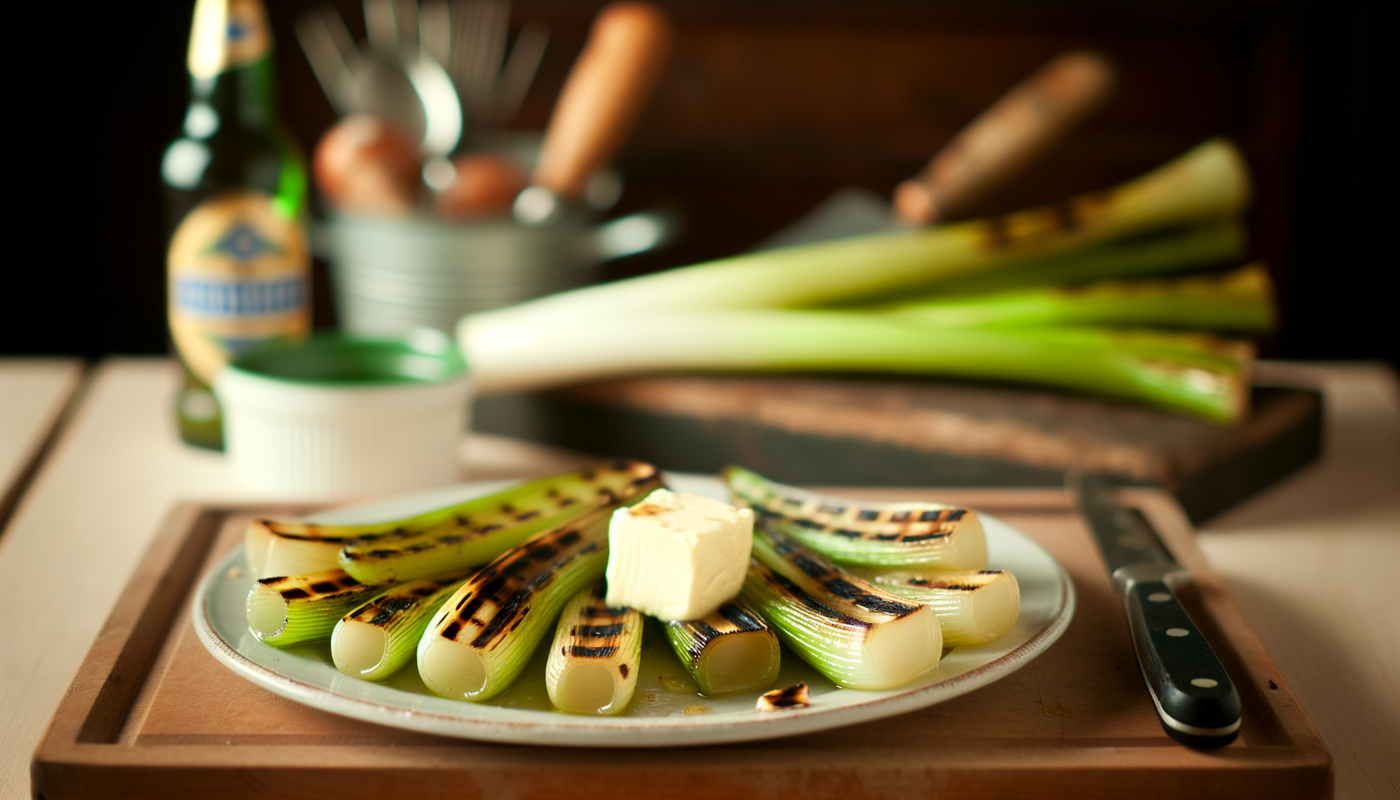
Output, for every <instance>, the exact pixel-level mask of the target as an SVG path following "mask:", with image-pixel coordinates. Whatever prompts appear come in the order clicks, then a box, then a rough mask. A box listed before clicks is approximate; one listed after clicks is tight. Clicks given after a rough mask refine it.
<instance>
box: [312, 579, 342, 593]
mask: <svg viewBox="0 0 1400 800" xmlns="http://www.w3.org/2000/svg"><path fill="white" fill-rule="evenodd" d="M339 590H340V586H338V585H337V584H336V582H335V581H317V582H316V583H313V584H311V591H313V592H315V593H317V594H330V593H331V592H335V591H339Z"/></svg>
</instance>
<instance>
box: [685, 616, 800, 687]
mask: <svg viewBox="0 0 1400 800" xmlns="http://www.w3.org/2000/svg"><path fill="white" fill-rule="evenodd" d="M666 638H667V639H668V640H670V642H671V649H672V650H674V651H675V652H676V657H677V658H679V659H680V660H681V664H683V665H685V668H686V670H688V671H689V672H690V677H691V678H692V679H693V680H694V681H695V685H696V686H699V687H700V692H701V693H702V694H706V695H709V696H711V697H718V696H721V695H726V694H737V693H739V692H754V691H758V690H759V689H763V688H766V687H768V686H770V685H771V684H772V683H773V681H775V680H777V678H778V667H779V666H781V664H782V649H781V648H780V647H778V637H777V635H776V634H774V633H773V629H772V628H770V627H769V626H768V623H767V622H765V621H764V619H763V617H761V616H760V615H759V614H758V613H757V612H756V611H754V610H753V609H751V608H749V607H748V606H745V605H744V604H743V603H741V602H739V601H737V600H735V601H732V602H729V603H725V604H724V605H722V606H720V607H719V610H717V611H715V612H714V613H713V614H710V615H709V616H707V617H704V618H702V619H692V620H684V621H681V620H677V621H674V622H668V623H666Z"/></svg>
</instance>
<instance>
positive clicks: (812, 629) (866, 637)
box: [739, 521, 943, 690]
mask: <svg viewBox="0 0 1400 800" xmlns="http://www.w3.org/2000/svg"><path fill="white" fill-rule="evenodd" d="M765 523H766V521H765ZM753 554H754V559H753V562H752V564H751V567H750V569H749V575H748V578H747V579H746V580H745V581H744V590H743V592H742V593H741V594H740V595H739V596H740V598H741V599H742V600H743V601H744V602H745V603H748V604H750V605H752V606H753V607H754V608H755V609H757V610H758V611H759V613H761V614H763V616H764V617H765V618H767V619H768V620H769V621H770V622H772V623H773V627H774V628H776V629H777V632H778V636H779V638H781V639H782V640H783V642H784V643H785V644H786V645H787V646H788V647H789V648H791V649H792V651H793V652H795V653H797V655H798V656H799V657H801V658H802V660H803V661H806V662H807V663H808V664H810V665H812V667H813V668H815V669H816V670H817V671H818V672H820V673H822V674H823V675H825V676H826V677H828V678H830V679H831V680H832V681H833V682H835V683H836V684H838V685H840V686H844V687H846V688H848V689H871V690H880V689H892V688H895V687H897V686H903V685H904V684H907V683H909V682H911V681H914V680H917V679H918V678H921V677H923V676H924V675H927V674H928V673H930V672H932V671H933V670H935V669H937V668H938V659H939V657H940V656H941V655H942V650H943V635H942V632H941V630H940V628H939V623H938V617H936V616H934V613H933V610H932V609H930V608H929V607H928V606H925V605H922V604H920V603H914V602H911V601H908V600H904V599H902V598H899V597H896V596H894V595H892V594H889V593H887V592H884V591H881V590H880V589H877V588H875V587H873V586H871V585H870V584H868V583H866V582H865V581H863V580H861V579H860V578H858V577H856V576H855V575H853V574H851V573H849V572H846V571H845V570H843V569H841V568H840V567H837V566H836V565H834V564H832V563H831V562H829V561H827V560H826V559H825V558H822V557H821V556H820V555H819V554H817V553H816V552H815V551H814V550H811V549H809V548H807V547H804V546H803V545H801V544H800V543H798V542H796V541H793V540H791V539H788V538H786V537H785V536H783V535H782V534H781V533H777V532H775V531H773V530H772V529H771V528H770V527H769V526H768V525H767V524H764V525H763V526H761V529H760V530H755V531H754V537H753Z"/></svg>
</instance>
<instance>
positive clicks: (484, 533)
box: [340, 459, 662, 583]
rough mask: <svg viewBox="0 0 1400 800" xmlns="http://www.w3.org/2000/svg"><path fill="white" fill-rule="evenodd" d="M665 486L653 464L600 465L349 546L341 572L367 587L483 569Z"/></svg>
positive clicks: (342, 556)
mask: <svg viewBox="0 0 1400 800" xmlns="http://www.w3.org/2000/svg"><path fill="white" fill-rule="evenodd" d="M661 486H662V483H661V476H660V474H659V473H658V472H657V470H656V468H655V467H653V466H652V465H650V464H645V463H642V462H640V461H627V460H621V459H619V460H616V461H609V462H606V463H601V464H595V465H593V466H590V467H587V468H585V469H581V470H577V471H574V472H568V473H564V474H562V475H554V476H550V477H548V478H540V479H538V480H534V481H529V482H528V483H523V484H520V485H518V486H515V487H513V488H511V489H507V490H506V491H504V492H500V493H498V494H494V495H490V496H489V497H483V498H479V499H478V500H476V501H473V503H472V504H471V505H470V507H460V510H459V512H458V514H457V515H455V516H454V517H453V518H452V519H450V520H446V521H444V522H442V523H441V524H439V525H437V526H435V527H433V528H430V529H428V530H425V531H422V532H421V533H416V534H404V535H396V536H391V537H382V538H378V539H374V540H369V541H349V542H347V543H346V545H345V548H344V549H343V550H342V551H341V553H340V566H341V567H342V568H343V569H344V570H345V571H346V572H348V573H350V574H351V575H354V576H355V577H356V578H358V579H359V580H361V581H364V582H366V583H383V582H388V581H406V580H412V579H414V578H419V577H423V576H426V575H435V574H438V573H441V572H446V571H449V570H455V569H462V568H464V567H468V566H474V565H480V564H485V563H486V562H487V561H490V560H491V559H493V558H495V557H496V556H499V555H500V554H501V553H504V552H506V551H507V550H509V549H511V548H512V547H515V546H516V545H519V544H520V543H521V542H523V541H525V540H526V539H528V538H530V537H531V536H534V535H535V534H537V533H540V532H541V531H545V530H550V529H552V528H555V527H557V526H559V525H565V524H568V523H569V522H570V521H571V520H574V519H576V518H578V517H579V516H581V515H582V514H584V513H586V512H587V511H588V510H590V509H593V508H597V507H598V506H599V505H608V504H615V503H616V502H617V501H619V500H630V499H633V498H638V497H642V496H645V495H646V494H649V493H650V492H651V491H653V490H655V489H659V488H661Z"/></svg>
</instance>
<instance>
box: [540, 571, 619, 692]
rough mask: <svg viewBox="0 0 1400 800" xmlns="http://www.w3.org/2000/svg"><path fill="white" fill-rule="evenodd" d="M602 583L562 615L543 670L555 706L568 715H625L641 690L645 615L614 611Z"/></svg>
mask: <svg viewBox="0 0 1400 800" xmlns="http://www.w3.org/2000/svg"><path fill="white" fill-rule="evenodd" d="M606 598H607V596H606V593H605V592H604V590H603V584H602V583H601V582H599V583H595V584H594V585H593V586H590V587H588V588H586V589H584V590H583V591H581V592H579V593H578V594H576V595H574V597H573V599H571V600H570V601H569V604H568V605H566V606H565V607H564V611H563V612H562V613H560V615H559V624H558V625H557V626H555V630H554V646H553V647H551V648H550V651H549V662H548V665H547V667H546V668H545V688H546V690H547V691H548V692H549V701H550V702H551V703H553V704H554V707H555V708H557V709H559V710H560V711H563V712H565V713H568V714H596V715H600V716H602V715H613V714H621V713H622V712H623V711H626V710H627V705H628V704H629V703H631V702H632V694H633V692H635V691H636V690H637V669H638V666H639V665H640V663H641V660H642V613H641V612H640V611H637V610H636V609H632V608H625V607H624V608H615V607H614V608H610V607H608V604H607V599H606Z"/></svg>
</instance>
